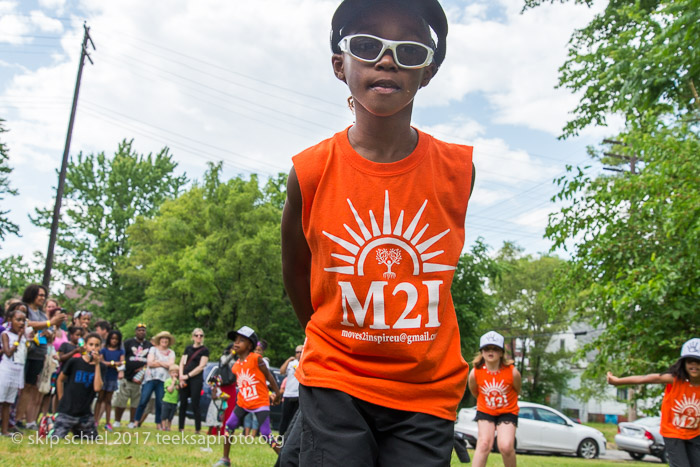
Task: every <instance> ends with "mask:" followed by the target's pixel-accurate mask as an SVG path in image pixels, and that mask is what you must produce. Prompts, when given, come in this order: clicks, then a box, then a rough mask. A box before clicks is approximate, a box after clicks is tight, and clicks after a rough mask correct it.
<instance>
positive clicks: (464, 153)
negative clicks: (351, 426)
mask: <svg viewBox="0 0 700 467" xmlns="http://www.w3.org/2000/svg"><path fill="white" fill-rule="evenodd" d="M293 160H294V169H295V172H296V174H297V177H298V179H299V187H300V189H301V195H302V226H303V229H304V235H305V237H306V240H307V242H308V244H309V248H310V250H311V300H312V305H313V308H314V313H313V315H312V316H311V321H310V322H309V324H308V325H307V327H306V336H307V340H306V343H305V346H304V353H303V357H302V359H301V363H300V366H299V368H298V369H297V373H296V375H297V379H298V380H299V382H300V383H301V384H304V385H306V386H314V387H323V388H330V389H336V390H339V391H343V392H345V393H347V394H350V395H351V396H354V397H357V398H358V399H362V400H364V401H368V402H371V403H374V404H377V405H381V406H383V407H389V408H394V409H399V410H405V411H411V412H422V413H427V414H431V415H435V416H437V417H440V418H444V419H449V420H454V419H455V418H456V411H457V405H458V403H459V401H460V400H461V399H462V396H463V395H464V389H465V384H466V376H467V373H468V369H469V367H468V365H467V363H466V362H465V361H464V359H463V358H462V355H461V352H460V339H459V329H458V326H457V318H456V315H455V311H454V305H453V303H452V296H451V293H450V287H451V285H452V278H453V275H454V270H455V267H456V265H457V262H458V260H459V257H460V254H461V252H462V247H463V245H464V219H465V216H466V210H467V203H468V200H469V193H470V189H471V176H472V148H471V147H468V146H461V145H455V144H448V143H444V142H441V141H438V140H435V139H434V138H432V137H431V136H430V135H427V134H425V133H422V132H420V131H418V143H417V146H416V148H415V149H414V151H413V152H412V153H411V154H410V155H408V156H407V157H405V158H404V159H402V160H400V161H398V162H392V163H376V162H372V161H369V160H367V159H365V158H363V157H362V156H360V155H359V154H358V153H357V152H355V150H354V149H353V148H352V146H351V145H350V142H349V141H348V137H347V130H345V131H342V132H340V133H337V134H336V135H335V136H333V137H332V138H330V139H328V140H325V141H323V142H321V143H319V144H318V145H316V146H314V147H312V148H309V149H307V150H306V151H304V152H302V153H300V154H298V155H297V156H295V157H294V159H293Z"/></svg>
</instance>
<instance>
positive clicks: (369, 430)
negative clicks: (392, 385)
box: [299, 385, 454, 467]
mask: <svg viewBox="0 0 700 467" xmlns="http://www.w3.org/2000/svg"><path fill="white" fill-rule="evenodd" d="M299 405H300V411H301V451H300V455H299V465H300V466H304V467H307V466H355V465H367V466H391V465H420V466H421V467H424V466H425V467H428V466H441V467H442V466H447V465H449V464H450V458H451V455H452V445H453V436H454V421H451V420H446V419H443V418H439V417H436V416H434V415H428V414H424V413H420V412H407V411H403V410H396V409H390V408H387V407H382V406H379V405H375V404H372V403H370V402H366V401H363V400H360V399H357V398H356V397H352V396H350V395H348V394H346V393H344V392H342V391H336V390H333V389H325V388H315V387H308V386H303V385H299Z"/></svg>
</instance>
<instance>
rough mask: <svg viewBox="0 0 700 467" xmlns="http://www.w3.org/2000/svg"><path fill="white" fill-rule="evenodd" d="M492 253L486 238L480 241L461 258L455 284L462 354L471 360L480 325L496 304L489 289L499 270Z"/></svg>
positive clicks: (453, 285)
mask: <svg viewBox="0 0 700 467" xmlns="http://www.w3.org/2000/svg"><path fill="white" fill-rule="evenodd" d="M488 253H489V247H488V246H487V245H486V244H485V243H484V242H483V239H482V238H478V239H477V241H476V243H475V244H474V245H473V246H472V248H471V251H470V252H469V253H464V254H462V256H461V257H460V258H459V263H458V264H457V269H456V270H455V275H454V279H453V281H452V300H453V302H454V306H455V312H456V314H457V322H458V323H459V334H460V337H461V341H462V355H464V357H465V358H466V359H467V360H469V359H470V357H471V356H472V355H473V354H474V353H475V351H476V349H478V348H479V337H480V336H481V334H480V332H479V331H480V327H479V324H480V323H481V322H482V320H483V319H484V317H486V316H489V315H490V314H492V313H493V307H494V303H493V300H492V297H491V295H489V293H488V289H487V287H488V284H489V283H491V282H493V281H494V280H495V279H496V277H498V274H499V269H498V266H497V264H496V261H494V260H493V259H492V258H491V257H489V255H488Z"/></svg>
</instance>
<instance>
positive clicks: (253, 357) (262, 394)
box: [231, 353, 270, 410]
mask: <svg viewBox="0 0 700 467" xmlns="http://www.w3.org/2000/svg"><path fill="white" fill-rule="evenodd" d="M261 358H262V357H260V355H259V354H256V353H250V354H248V356H247V357H246V358H245V359H243V360H241V359H238V360H236V363H234V364H233V368H231V370H232V371H233V373H234V374H235V375H236V388H237V390H238V396H237V397H236V405H237V406H239V407H241V408H242V409H246V410H254V409H259V408H260V407H264V406H266V405H270V396H269V391H268V389H267V383H266V380H265V375H264V374H263V372H262V370H261V369H260V364H259V363H258V361H259V360H261ZM263 365H264V363H263Z"/></svg>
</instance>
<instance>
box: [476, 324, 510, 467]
mask: <svg viewBox="0 0 700 467" xmlns="http://www.w3.org/2000/svg"><path fill="white" fill-rule="evenodd" d="M504 341H505V339H504V338H503V336H502V335H500V334H499V333H497V332H496V331H489V332H487V333H486V334H484V335H483V336H481V339H480V342H479V353H478V354H477V355H476V357H475V358H474V362H473V364H472V365H473V369H472V371H471V372H470V373H469V390H470V391H471V393H472V394H473V395H474V397H476V417H475V418H474V420H475V421H476V422H477V424H478V426H479V435H478V440H477V444H476V452H475V453H474V460H473V461H472V465H474V467H483V466H485V465H486V460H487V459H488V457H489V453H490V452H491V448H492V447H493V440H494V437H495V435H496V428H498V440H497V442H498V450H499V452H500V453H501V457H502V458H503V464H504V465H505V466H506V467H515V465H516V460H515V429H516V428H517V426H518V394H520V388H521V384H522V381H521V377H520V372H519V371H518V370H517V369H516V368H515V365H513V361H512V360H509V359H507V358H506V357H505V349H504V346H503V344H504Z"/></svg>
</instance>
